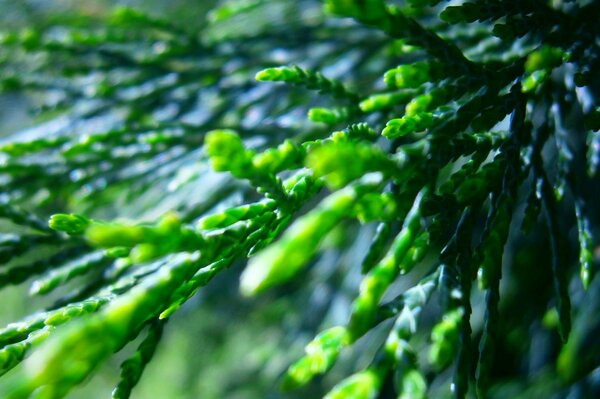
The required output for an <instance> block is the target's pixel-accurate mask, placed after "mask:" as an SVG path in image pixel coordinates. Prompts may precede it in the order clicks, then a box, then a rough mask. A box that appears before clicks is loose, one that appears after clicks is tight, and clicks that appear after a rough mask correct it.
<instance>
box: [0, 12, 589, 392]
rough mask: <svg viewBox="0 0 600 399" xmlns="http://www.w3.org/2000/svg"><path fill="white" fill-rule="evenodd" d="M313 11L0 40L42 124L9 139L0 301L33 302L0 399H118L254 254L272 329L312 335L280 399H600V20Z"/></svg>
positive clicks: (250, 277)
mask: <svg viewBox="0 0 600 399" xmlns="http://www.w3.org/2000/svg"><path fill="white" fill-rule="evenodd" d="M324 3H325V4H324V5H323V4H321V2H317V1H313V0H301V1H289V0H271V1H266V0H234V1H222V2H220V3H218V5H217V6H215V8H214V9H212V10H211V11H210V13H208V14H207V15H208V16H207V20H206V22H205V23H199V24H198V26H197V27H192V28H189V29H188V28H187V27H182V26H180V25H179V24H177V23H176V21H172V20H169V19H168V18H161V17H157V16H153V15H151V14H146V13H143V12H140V11H137V10H134V9H131V8H118V9H116V10H115V12H114V13H113V14H112V15H111V16H110V17H107V18H105V19H102V20H97V19H94V18H91V17H84V16H76V15H71V16H63V17H62V18H58V19H57V20H56V21H53V23H52V24H48V25H47V26H46V25H44V26H40V27H37V28H35V27H30V28H27V29H25V30H23V31H10V32H3V33H2V34H1V35H0V43H1V47H0V89H1V90H2V91H5V92H11V91H12V92H14V91H22V92H27V93H31V94H32V95H33V96H34V100H35V101H36V106H37V110H38V112H39V116H38V120H39V123H38V124H37V125H36V126H35V127H34V128H32V129H28V130H26V131H20V132H16V133H15V134H13V135H10V136H8V137H7V138H6V139H5V140H3V141H2V142H1V143H0V184H2V193H1V202H0V218H2V223H3V224H2V225H0V228H2V230H3V231H4V233H2V234H1V235H0V262H1V263H2V266H1V269H0V273H1V274H0V286H7V285H18V284H22V283H25V282H28V283H29V286H30V294H31V295H49V296H48V302H47V303H48V306H47V308H46V309H45V310H43V311H42V312H39V313H36V314H33V315H31V316H29V317H26V318H24V319H23V320H21V321H19V322H15V323H11V324H9V325H8V326H6V327H5V328H3V329H2V330H0V347H1V349H0V374H5V373H6V376H4V377H3V378H2V380H0V396H2V397H4V398H24V397H39V398H55V397H63V396H65V395H67V394H68V393H69V392H71V390H72V389H73V388H75V387H77V386H78V385H80V384H82V383H83V382H84V381H85V380H86V379H87V378H88V377H89V376H90V375H91V374H92V373H93V372H94V370H95V369H96V368H97V366H98V365H99V364H101V363H102V362H104V361H106V360H107V359H108V358H110V357H112V356H113V354H114V353H116V352H120V351H121V350H124V351H127V350H129V352H131V356H130V357H129V358H128V359H127V360H125V361H124V362H123V363H122V365H121V377H120V381H119V382H118V383H117V385H116V388H115V389H114V391H113V393H112V395H113V397H114V398H127V397H129V395H130V394H131V391H132V389H133V387H134V386H135V385H136V384H137V383H138V381H140V378H141V376H142V373H143V371H144V369H145V367H146V365H147V364H148V362H149V361H150V360H151V358H152V356H153V353H154V351H155V349H156V348H157V345H158V344H159V342H160V340H161V336H162V332H163V329H164V328H165V323H166V322H167V321H168V320H169V319H170V318H171V317H172V315H174V314H175V313H176V312H178V311H182V312H185V311H186V309H185V308H183V309H182V306H184V304H186V302H188V301H190V299H192V298H193V297H195V296H198V295H200V296H202V294H203V292H205V291H207V290H208V291H207V292H209V293H210V287H211V286H212V285H213V284H215V286H217V284H219V283H218V281H217V280H218V278H215V277H216V276H221V275H226V274H227V273H228V272H227V269H228V268H229V267H230V266H232V265H235V266H236V267H237V268H241V267H243V263H244V260H245V259H247V258H249V261H248V264H247V266H245V268H244V270H243V272H242V273H241V276H240V279H241V283H240V289H241V292H242V294H243V295H244V296H246V297H253V296H256V295H259V294H260V295H266V297H267V300H275V298H281V297H286V296H290V297H298V298H303V299H300V300H298V299H293V300H291V302H292V303H293V304H295V305H296V307H297V308H299V307H302V306H304V307H305V308H306V311H304V312H302V311H299V310H298V309H293V308H294V306H288V307H286V309H285V311H284V312H283V313H284V315H283V316H281V320H282V321H283V317H284V316H285V317H289V315H288V314H287V313H289V312H293V311H294V312H296V313H298V314H299V315H300V316H299V317H300V321H295V322H294V323H293V324H294V327H293V328H291V329H294V331H295V332H296V334H297V333H298V331H302V330H304V333H306V331H309V332H310V333H312V332H313V331H314V330H315V329H318V330H320V331H319V332H318V333H317V334H316V336H315V337H314V339H312V340H311V341H310V342H309V343H308V344H307V345H306V350H305V354H304V355H303V356H302V357H301V358H300V359H298V360H296V361H295V362H293V363H292V364H291V366H289V368H288V370H287V372H285V375H284V376H283V378H282V387H283V388H284V389H285V390H295V389H299V388H300V387H303V386H306V385H308V384H310V383H311V382H312V383H313V384H315V385H320V386H321V388H319V389H324V391H325V392H328V393H326V394H325V397H326V398H327V399H349V398H356V399H363V398H364V399H367V398H376V397H392V396H393V397H398V398H415V399H418V398H425V397H427V396H428V395H429V396H432V397H446V396H453V397H456V398H464V397H474V396H477V397H479V398H487V397H507V395H511V397H517V395H516V394H514V392H521V394H522V395H523V397H533V396H531V395H540V396H539V397H551V395H553V394H555V395H559V396H558V397H563V396H567V395H570V396H569V397H582V398H583V397H590V396H589V395H594V393H596V394H597V393H598V392H600V382H599V381H598V376H597V375H596V374H597V372H592V371H593V370H594V369H595V368H596V367H597V366H598V364H600V345H599V344H598V343H597V342H595V341H594V336H595V335H594V332H595V331H597V330H598V326H599V324H598V323H599V321H598V320H597V318H595V314H596V313H597V312H595V310H597V309H598V307H599V306H600V298H598V296H599V295H600V288H599V286H598V285H599V283H598V279H597V278H596V279H594V271H595V269H596V268H597V265H596V266H595V265H594V262H595V259H594V248H595V246H597V245H598V242H597V238H596V237H597V233H598V228H599V227H600V223H599V219H600V218H599V215H598V211H599V209H598V206H597V202H598V199H599V196H598V187H599V186H598V179H599V178H598V175H599V174H598V167H599V164H600V134H599V132H598V131H599V128H600V108H599V107H598V102H597V98H598V94H599V92H598V90H599V89H600V88H599V83H600V82H598V80H597V79H594V74H595V73H596V74H597V73H598V71H599V69H598V63H599V61H600V52H599V51H598V42H599V40H600V39H599V37H600V34H599V32H598V30H599V26H598V23H597V16H598V15H600V2H598V1H560V0H556V1H551V2H548V1H540V0H521V1H517V0H505V1H499V0H470V1H466V2H451V3H450V4H447V2H443V1H439V0H407V1H405V2H400V1H396V2H393V1H389V2H387V3H386V2H384V1H383V0H327V1H325V2H324ZM323 9H324V11H323ZM254 77H255V79H253V78H254ZM257 81H258V82H257ZM282 83H285V84H282ZM294 86H295V87H294ZM314 92H318V94H319V95H315V93H314ZM306 115H307V116H308V118H306ZM223 172H226V173H223ZM50 214H53V215H52V216H51V217H50V221H49V224H48V223H46V221H45V218H46V217H48V216H49V215H50ZM596 262H597V260H596ZM503 274H505V278H504V279H503ZM213 278H215V280H214V281H212V280H213ZM501 280H502V281H508V283H507V284H506V287H503V286H502V285H501ZM267 291H268V292H267ZM225 293H226V294H230V293H231V291H225ZM501 294H502V295H501ZM210 295H212V296H213V297H214V296H217V295H219V293H218V292H213V293H212V294H207V296H208V297H210ZM269 295H270V297H269ZM231 296H232V299H231V301H233V302H234V303H236V304H238V303H243V302H244V301H243V300H240V299H239V298H238V299H235V298H233V294H231ZM319 296H320V298H316V297H319ZM501 297H502V301H501ZM205 298H207V297H205ZM306 298H309V299H306ZM315 298H316V299H315ZM323 298H324V299H323ZM432 298H434V299H435V300H432ZM207 300H209V299H207ZM246 301H247V300H246ZM315 303H318V304H319V306H316V305H315ZM334 305H335V306H334ZM240 306H245V305H240ZM323 308H324V309H325V310H323ZM334 308H335V309H334ZM340 308H342V309H343V310H342V311H340V310H339V309H340ZM319 309H320V310H319ZM328 309H329V310H328ZM311 313H315V314H311ZM340 314H343V317H340ZM590 315H592V316H590ZM278 317H279V316H278ZM590 317H592V319H590ZM315 319H316V320H315ZM275 322H276V323H277V322H278V321H277V320H276V321H275ZM282 324H283V322H282ZM420 325H421V327H420ZM166 328H167V329H168V328H169V327H168V326H167V327H166ZM280 328H282V329H283V328H285V327H284V326H283V325H282V326H280ZM199 339H201V338H199ZM134 341H135V342H134ZM536 342H537V345H538V346H540V345H541V346H542V349H540V348H538V347H536V344H535V343H536ZM540 342H541V343H540ZM132 345H133V346H134V348H133V349H132V348H131V346H132ZM373 346H375V350H373ZM124 348H125V349H124ZM352 349H354V351H355V354H358V355H357V356H359V355H361V354H364V355H365V356H367V357H369V361H368V362H366V364H362V363H365V362H364V361H362V362H361V361H354V360H353V361H349V360H348V358H346V360H343V361H342V362H345V363H346V364H347V365H348V366H349V368H350V369H351V371H348V373H349V374H350V375H349V376H347V375H346V376H344V377H343V378H341V379H340V380H337V381H334V382H335V384H333V386H331V385H328V384H329V381H328V380H323V379H322V378H320V376H322V375H324V374H326V373H328V372H329V371H330V370H332V368H333V367H334V365H335V364H336V362H337V361H338V360H339V359H338V358H340V356H344V353H345V352H348V351H351V350H352ZM363 357H364V356H363ZM338 363H339V362H338ZM355 365H356V366H357V367H358V370H357V369H356V367H355ZM352 368H354V369H352ZM278 370H279V369H278ZM338 374H339V373H338ZM317 377H318V378H317ZM313 380H316V381H313ZM303 389H310V388H303ZM319 389H316V391H311V392H313V394H315V395H317V394H316V393H314V392H321V391H320V390H319ZM319 394H320V393H319ZM222 395H223V393H222ZM231 397H233V396H231Z"/></svg>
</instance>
